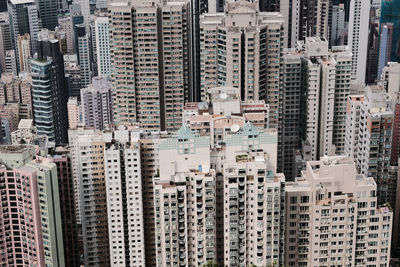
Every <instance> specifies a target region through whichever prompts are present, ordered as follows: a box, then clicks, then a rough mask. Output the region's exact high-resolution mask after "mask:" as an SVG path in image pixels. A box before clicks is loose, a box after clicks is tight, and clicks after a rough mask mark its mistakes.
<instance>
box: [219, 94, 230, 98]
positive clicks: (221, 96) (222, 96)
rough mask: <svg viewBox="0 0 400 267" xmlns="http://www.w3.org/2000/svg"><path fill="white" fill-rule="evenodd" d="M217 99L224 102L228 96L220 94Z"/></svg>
mask: <svg viewBox="0 0 400 267" xmlns="http://www.w3.org/2000/svg"><path fill="white" fill-rule="evenodd" d="M219 98H221V99H222V100H225V99H227V98H228V95H227V94H226V93H221V94H220V95H219Z"/></svg>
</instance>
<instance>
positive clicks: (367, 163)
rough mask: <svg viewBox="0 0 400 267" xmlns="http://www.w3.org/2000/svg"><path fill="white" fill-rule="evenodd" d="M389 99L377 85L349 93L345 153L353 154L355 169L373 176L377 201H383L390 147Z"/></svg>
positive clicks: (385, 200)
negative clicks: (356, 94) (354, 93)
mask: <svg viewBox="0 0 400 267" xmlns="http://www.w3.org/2000/svg"><path fill="white" fill-rule="evenodd" d="M391 106H392V99H391V97H390V96H389V94H388V93H386V92H385V91H384V90H383V88H382V87H380V86H369V87H367V91H366V93H365V95H363V96H349V98H348V103H347V121H346V146H345V154H347V155H351V156H353V158H354V160H355V163H356V164H357V168H358V170H359V172H360V173H361V174H363V175H365V176H367V177H373V178H374V179H375V181H376V184H377V197H378V202H379V203H387V202H388V200H389V199H390V198H391V196H389V192H390V191H391V189H390V188H389V178H390V177H389V166H390V158H391V147H392V126H393V110H392V107H391Z"/></svg>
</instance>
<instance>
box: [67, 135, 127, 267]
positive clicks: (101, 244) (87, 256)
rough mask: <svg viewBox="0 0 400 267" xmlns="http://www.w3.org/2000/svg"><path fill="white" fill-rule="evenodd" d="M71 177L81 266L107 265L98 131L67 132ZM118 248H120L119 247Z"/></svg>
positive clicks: (101, 142)
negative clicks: (80, 227)
mask: <svg viewBox="0 0 400 267" xmlns="http://www.w3.org/2000/svg"><path fill="white" fill-rule="evenodd" d="M68 138H69V146H70V148H71V157H72V158H71V159H72V161H71V163H72V166H73V167H72V171H73V174H74V187H75V207H76V217H77V223H78V224H80V225H81V226H82V237H83V251H84V255H83V256H84V263H85V265H87V266H96V267H107V266H110V260H111V259H110V250H109V238H108V217H107V193H106V181H105V179H106V178H105V171H104V164H105V163H104V140H103V134H102V133H101V132H98V131H95V130H94V129H85V128H83V127H78V129H76V130H69V131H68ZM118 246H122V244H121V245H118Z"/></svg>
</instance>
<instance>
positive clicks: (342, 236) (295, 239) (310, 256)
mask: <svg viewBox="0 0 400 267" xmlns="http://www.w3.org/2000/svg"><path fill="white" fill-rule="evenodd" d="M376 190H377V185H376V183H375V181H374V179H373V178H367V177H366V176H365V175H362V174H357V171H356V166H355V164H354V162H353V160H352V159H351V158H347V157H339V156H336V157H323V158H321V160H319V161H309V162H308V163H307V169H306V170H305V171H304V172H303V173H302V176H301V177H299V178H297V179H296V181H295V182H288V183H286V187H285V194H286V231H285V252H286V254H285V264H286V265H288V266H320V267H328V266H339V265H340V266H371V267H372V266H385V267H386V266H389V260H390V244H391V232H392V217H393V212H392V211H390V209H389V208H388V207H379V206H378V204H377V197H376Z"/></svg>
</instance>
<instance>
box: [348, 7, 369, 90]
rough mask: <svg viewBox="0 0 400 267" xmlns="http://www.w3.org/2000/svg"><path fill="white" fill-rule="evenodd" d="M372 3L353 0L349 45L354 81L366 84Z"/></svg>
mask: <svg viewBox="0 0 400 267" xmlns="http://www.w3.org/2000/svg"><path fill="white" fill-rule="evenodd" d="M370 6H371V3H370V1H365V0H351V2H350V15H349V16H350V18H349V37H348V40H349V41H348V44H349V47H350V50H351V53H352V70H351V76H352V80H353V81H354V82H355V83H357V84H361V85H364V84H365V72H366V68H367V50H368V27H369V13H370Z"/></svg>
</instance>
